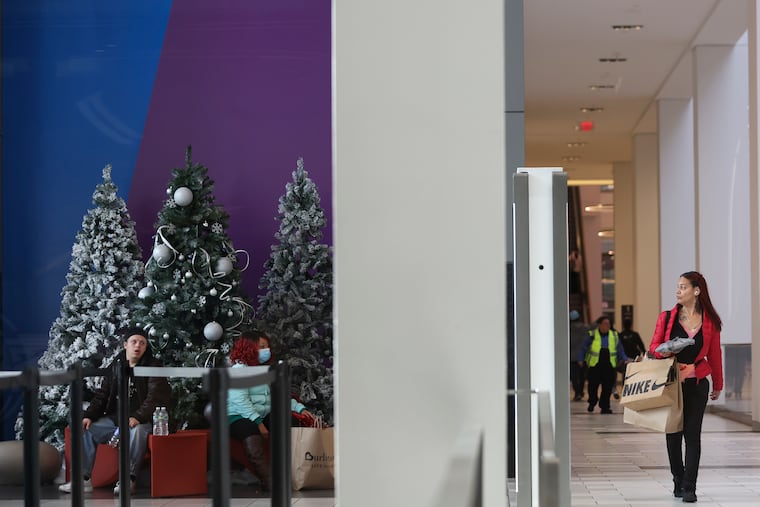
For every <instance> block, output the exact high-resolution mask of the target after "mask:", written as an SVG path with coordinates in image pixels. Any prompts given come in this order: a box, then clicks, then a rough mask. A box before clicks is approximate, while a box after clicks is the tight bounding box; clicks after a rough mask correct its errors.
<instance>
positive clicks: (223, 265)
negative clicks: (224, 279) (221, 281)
mask: <svg viewBox="0 0 760 507" xmlns="http://www.w3.org/2000/svg"><path fill="white" fill-rule="evenodd" d="M215 273H222V274H224V275H225V276H226V275H229V274H230V273H232V261H231V260H230V258H229V257H219V259H218V260H217V261H216V271H215Z"/></svg>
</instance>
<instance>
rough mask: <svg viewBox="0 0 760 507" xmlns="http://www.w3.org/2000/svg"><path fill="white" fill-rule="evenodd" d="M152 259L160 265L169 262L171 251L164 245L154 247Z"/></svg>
mask: <svg viewBox="0 0 760 507" xmlns="http://www.w3.org/2000/svg"><path fill="white" fill-rule="evenodd" d="M153 259H154V260H155V261H156V262H160V263H166V262H169V261H170V260H171V259H172V251H171V250H170V249H169V247H168V246H166V245H164V244H159V245H156V247H155V248H154V249H153Z"/></svg>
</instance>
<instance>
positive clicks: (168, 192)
mask: <svg viewBox="0 0 760 507" xmlns="http://www.w3.org/2000/svg"><path fill="white" fill-rule="evenodd" d="M166 195H172V189H171V187H168V188H167V189H166Z"/></svg>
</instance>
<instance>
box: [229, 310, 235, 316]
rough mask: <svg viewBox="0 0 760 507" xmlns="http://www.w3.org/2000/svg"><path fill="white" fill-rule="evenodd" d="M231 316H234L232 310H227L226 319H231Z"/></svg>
mask: <svg viewBox="0 0 760 507" xmlns="http://www.w3.org/2000/svg"><path fill="white" fill-rule="evenodd" d="M233 315H235V314H234V313H232V310H228V311H227V317H232V316H233Z"/></svg>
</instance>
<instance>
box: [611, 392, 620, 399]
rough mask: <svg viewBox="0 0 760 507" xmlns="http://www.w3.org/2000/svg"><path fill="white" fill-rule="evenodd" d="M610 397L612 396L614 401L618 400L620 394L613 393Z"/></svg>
mask: <svg viewBox="0 0 760 507" xmlns="http://www.w3.org/2000/svg"><path fill="white" fill-rule="evenodd" d="M612 396H614V397H615V399H616V400H619V399H620V394H619V393H613V394H612Z"/></svg>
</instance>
